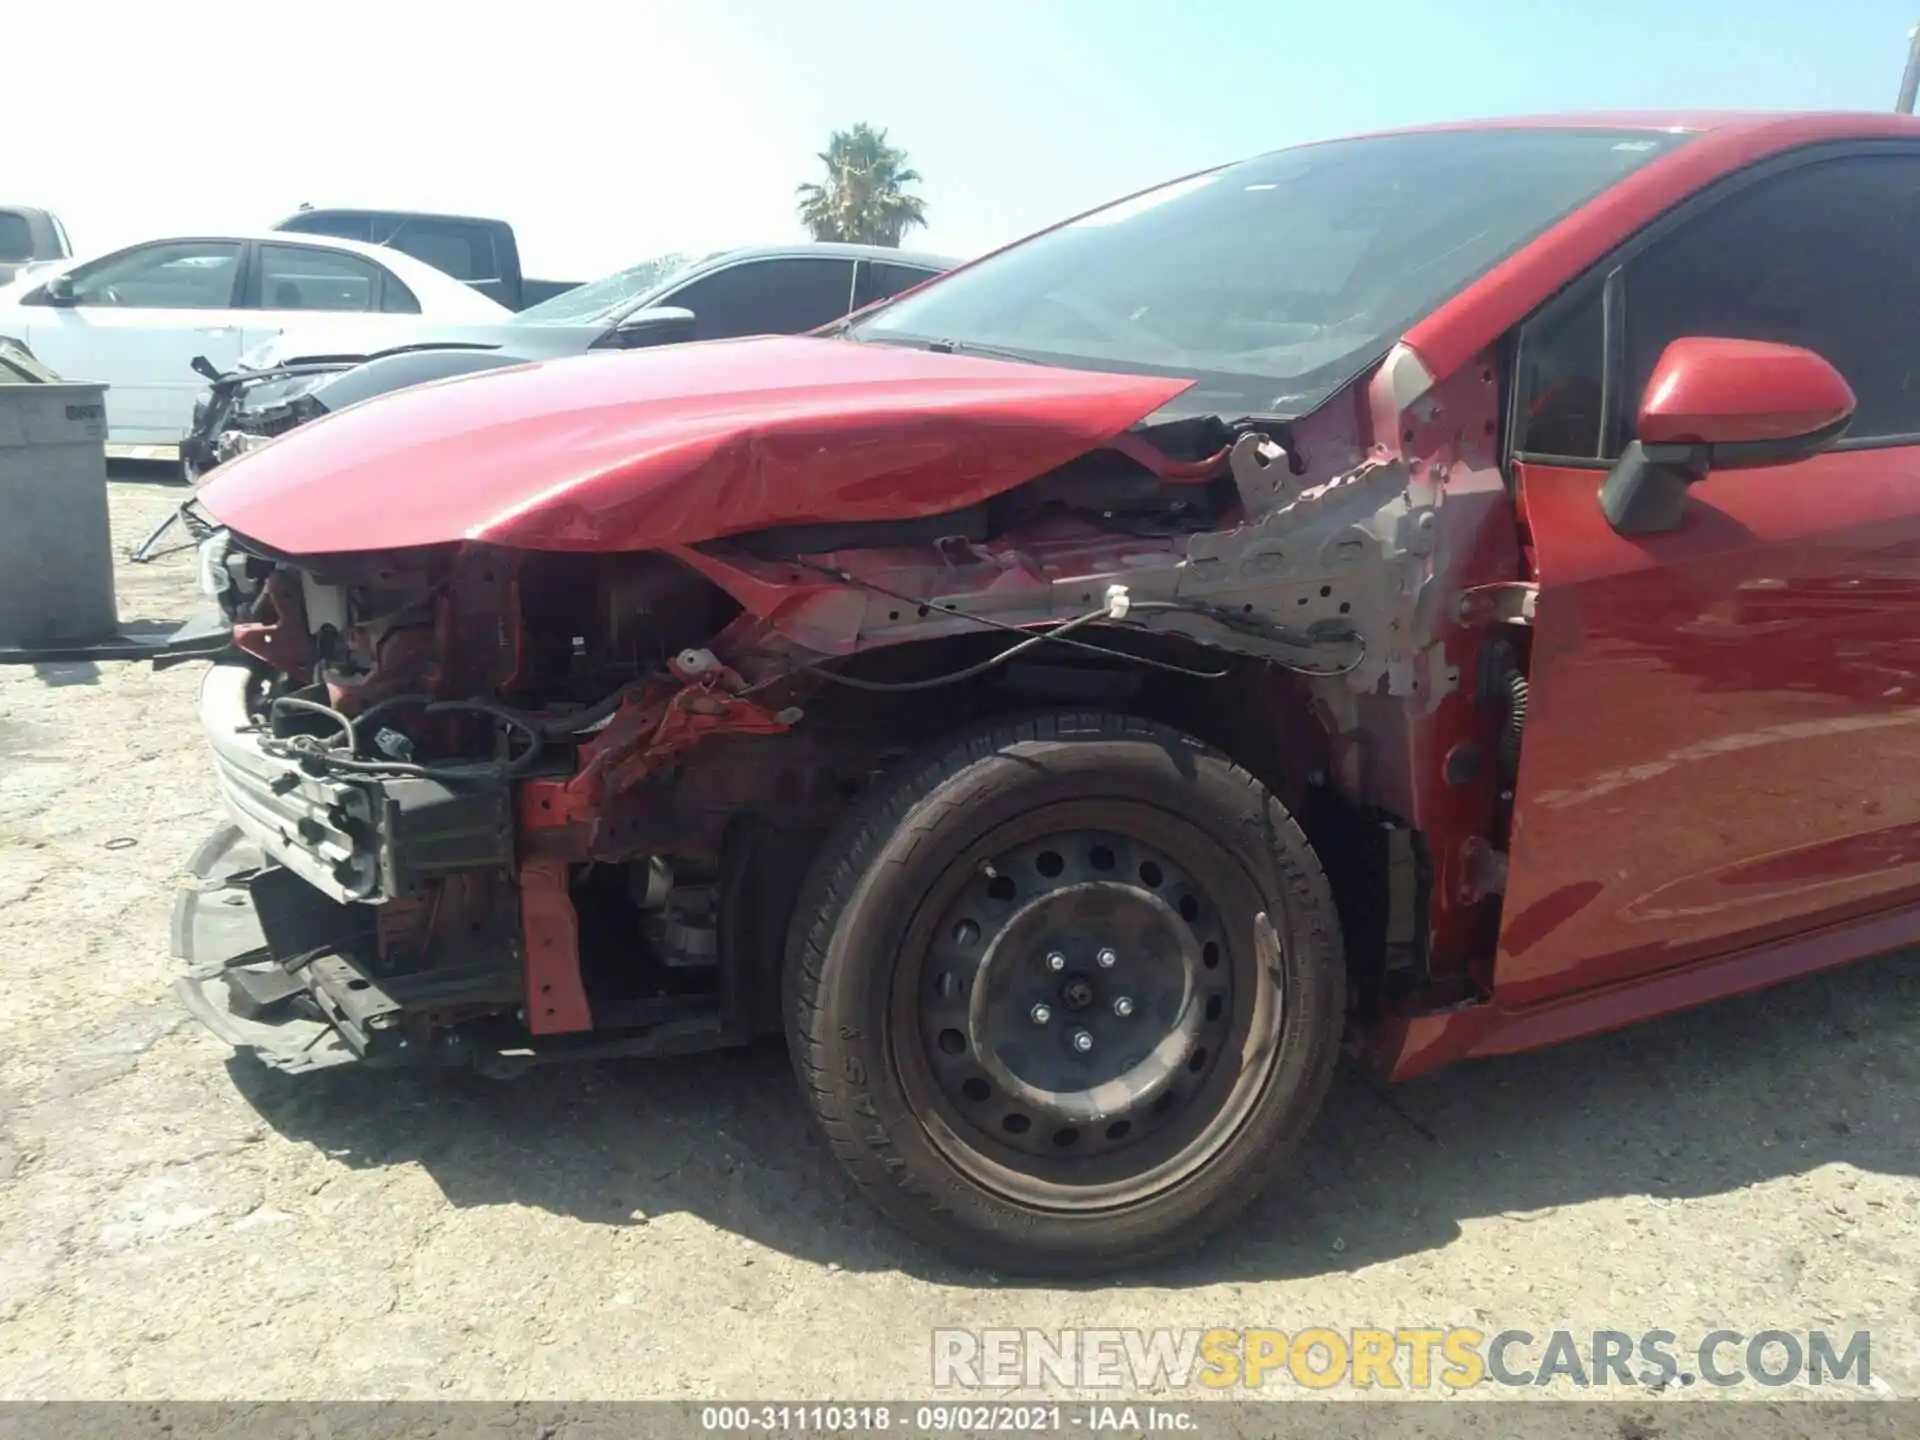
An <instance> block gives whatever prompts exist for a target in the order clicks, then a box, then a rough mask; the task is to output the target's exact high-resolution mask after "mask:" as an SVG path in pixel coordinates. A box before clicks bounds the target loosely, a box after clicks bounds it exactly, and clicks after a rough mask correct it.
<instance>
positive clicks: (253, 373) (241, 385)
mask: <svg viewBox="0 0 1920 1440" xmlns="http://www.w3.org/2000/svg"><path fill="white" fill-rule="evenodd" d="M958 263H959V262H958V261H955V260H950V259H947V258H945V257H942V256H938V255H925V254H916V253H912V252H908V251H901V250H896V249H892V248H890V247H883V246H876V245H837V244H826V243H815V244H794V245H774V246H759V247H755V248H750V249H740V250H723V251H719V252H716V253H714V254H710V255H704V256H700V257H697V258H695V257H690V256H681V255H675V256H666V257H662V258H660V259H655V260H650V261H648V262H646V263H645V264H642V265H636V266H634V267H632V268H631V269H628V270H621V271H618V272H617V273H615V274H612V275H608V276H605V277H604V278H602V279H599V280H593V281H589V282H588V283H587V284H585V285H580V286H577V287H575V288H574V289H572V290H568V291H566V292H564V293H563V294H560V295H556V296H554V297H553V298H552V299H551V300H547V301H545V302H543V303H541V304H539V305H535V306H532V307H531V308H529V309H526V310H522V311H520V312H519V313H518V314H516V315H514V316H513V317H512V318H511V319H506V320H501V321H498V322H495V323H490V324H486V325H448V324H444V323H439V324H436V323H433V322H422V323H421V324H420V325H419V326H418V327H416V329H415V331H414V333H412V334H409V335H406V336H405V337H404V338H403V339H402V340H401V341H400V343H398V344H396V345H393V346H391V347H389V348H387V349H385V350H382V351H380V352H378V353H377V354H372V355H360V354H337V353H330V352H329V351H328V350H327V349H326V343H325V340H324V338H319V337H322V336H323V334H324V332H319V331H316V332H314V337H315V338H303V337H302V335H301V334H300V333H299V332H297V331H290V332H288V333H287V334H285V335H283V336H281V337H280V338H279V339H278V340H275V341H271V342H269V343H268V344H267V345H265V346H262V347H260V348H259V349H256V350H253V351H250V352H249V353H248V354H246V355H243V356H242V357H241V359H240V364H239V366H238V367H237V368H236V369H234V370H232V371H230V372H228V373H226V374H224V375H223V374H220V373H218V372H216V371H214V370H213V368H212V366H210V365H208V364H206V363H205V362H196V363H195V367H194V368H195V369H196V370H198V371H199V373H200V374H201V375H203V376H204V377H205V378H206V379H207V380H208V381H209V382H210V384H211V389H210V390H209V391H208V393H207V394H206V395H205V396H204V397H203V398H202V399H201V401H200V403H199V404H198V405H196V406H195V407H194V418H193V429H192V431H191V432H190V433H189V435H188V436H187V439H186V441H185V443H184V444H182V446H181V447H180V456H181V460H182V462H183V463H184V464H185V465H186V467H187V471H188V474H189V476H190V477H192V476H195V475H197V474H199V473H201V472H204V471H206V470H208V469H211V468H212V467H213V466H214V465H217V464H219V463H220V462H221V461H223V460H225V459H228V458H230V457H231V456H233V455H236V454H239V453H241V452H243V451H245V450H249V449H252V448H253V447H255V446H256V445H259V444H262V443H264V442H265V441H267V440H270V439H272V438H273V437H274V436H277V435H281V434H284V433H285V432H286V431H288V430H291V429H293V428H295V427H296V426H298V425H302V424H304V423H306V422H307V421H309V420H312V419H314V418H316V417H317V416H319V415H324V414H328V413H330V412H332V411H334V410H338V409H341V408H342V407H343V406H346V405H351V404H355V403H357V402H359V401H361V400H365V399H369V398H371V397H372V396H374V395H380V394H385V393H387V392H388V391H391V390H401V389H405V388H407V387H408V386H411V385H420V384H424V383H426V382H427V381H430V380H442V379H446V378H448V377H450V376H454V375H464V374H470V373H472V372H474V371H478V370H488V369H494V368H497V367H499V366H503V365H521V364H525V363H527V362H528V361H532V360H550V359H558V358H560V357H563V356H567V355H584V354H586V353H587V352H588V351H591V350H608V349H616V350H618V349H635V348H639V347H642V346H651V345H662V344H673V343H676V342H679V341H685V340H719V339H728V338H732V337H737V336H742V335H798V334H802V333H804V332H806V331H808V330H817V329H819V328H820V327H821V326H822V325H827V324H831V323H832V322H833V321H835V320H838V319H840V318H842V317H843V316H845V315H848V314H850V313H851V312H853V311H855V310H859V309H863V308H865V307H866V306H868V305H871V304H873V303H874V302H876V301H879V300H885V299H889V298H891V297H892V296H894V295H897V294H899V293H900V292H902V291H904V290H909V289H912V288H913V287H914V286H916V285H919V284H921V283H923V282H924V281H927V280H931V279H933V278H934V277H935V276H937V275H940V274H942V273H944V272H945V271H947V270H950V269H952V268H953V267H954V266H955V265H956V264H958Z"/></svg>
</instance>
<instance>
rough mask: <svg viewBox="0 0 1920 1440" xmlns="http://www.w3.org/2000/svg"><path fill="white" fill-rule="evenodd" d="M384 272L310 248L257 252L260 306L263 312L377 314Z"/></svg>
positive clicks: (354, 257) (282, 247) (275, 247)
mask: <svg viewBox="0 0 1920 1440" xmlns="http://www.w3.org/2000/svg"><path fill="white" fill-rule="evenodd" d="M386 279H387V272H386V271H385V270H383V269H381V268H380V267H379V266H378V265H375V264H374V263H373V262H372V261H371V260H366V259H363V258H362V257H360V256H358V255H346V254H343V253H341V252H340V251H338V250H321V249H317V248H315V247H314V246H311V245H262V246H261V247H260V305H261V307H262V308H263V309H267V310H345V311H362V312H364V311H369V310H378V309H380V308H381V304H380V301H381V294H380V292H381V287H382V285H383V284H384V283H385V282H386Z"/></svg>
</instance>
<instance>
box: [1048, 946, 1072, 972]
mask: <svg viewBox="0 0 1920 1440" xmlns="http://www.w3.org/2000/svg"><path fill="white" fill-rule="evenodd" d="M1066 968H1067V957H1066V956H1064V955H1062V954H1061V953H1060V952H1059V951H1058V950H1056V951H1054V952H1053V953H1052V954H1051V955H1049V956H1047V969H1049V970H1051V971H1053V973H1054V974H1056V975H1058V974H1059V973H1060V972H1061V971H1062V970H1064V969H1066Z"/></svg>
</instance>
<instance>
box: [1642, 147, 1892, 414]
mask: <svg viewBox="0 0 1920 1440" xmlns="http://www.w3.org/2000/svg"><path fill="white" fill-rule="evenodd" d="M1624 279H1625V285H1626V295H1625V311H1624V314H1625V332H1626V333H1625V346H1624V351H1623V355H1624V360H1623V366H1622V369H1623V374H1622V376H1621V384H1620V387H1619V390H1620V396H1621V402H1622V404H1624V405H1626V406H1628V407H1629V411H1630V413H1637V410H1638V406H1639V403H1640V398H1641V393H1642V391H1643V390H1644V389H1645V388H1646V384H1647V380H1648V378H1649V377H1650V376H1651V375H1652V374H1653V367H1654V366H1655V364H1657V363H1658V362H1659V359H1660V354H1661V352H1662V351H1664V350H1665V349H1666V348H1667V346H1668V345H1669V344H1670V343H1672V342H1673V341H1675V340H1678V339H1680V338H1682V337H1683V336H1720V337H1725V338H1727V339H1733V340H1772V341H1776V342H1779V343H1782V344H1788V345H1799V346H1803V347H1805V348H1806V349H1809V350H1812V351H1814V352H1815V353H1817V354H1819V355H1821V356H1822V357H1824V358H1825V359H1826V360H1827V362H1828V363H1829V364H1831V365H1832V366H1833V367H1834V368H1835V369H1836V370H1838V371H1839V372H1840V373H1841V374H1842V375H1844V376H1845V377H1846V380H1847V383H1848V384H1849V385H1851V386H1852V387H1853V393H1854V396H1855V398H1856V400H1857V401H1858V409H1856V410H1855V412H1854V418H1853V424H1852V426H1851V427H1850V428H1849V429H1848V432H1847V438H1849V439H1871V438H1874V437H1876V436H1881V437H1884V436H1889V435H1915V434H1920V329H1917V328H1916V326H1915V316H1916V315H1920V157H1914V156H1905V155H1877V156H1856V157H1850V158H1846V159H1837V160H1826V161H1821V162H1819V163H1816V164H1810V165H1804V166H1801V167H1800V168H1798V169H1795V170H1791V171H1788V172H1787V173H1785V174H1783V175H1779V176H1775V177H1772V178H1770V179H1766V180H1761V181H1758V182H1756V183H1755V184H1752V185H1749V186H1747V187H1746V188H1745V189H1743V190H1740V191H1738V192H1737V193H1735V194H1734V195H1732V196H1730V197H1729V198H1728V199H1726V200H1724V201H1721V202H1720V203H1719V204H1716V205H1714V206H1713V207H1712V208H1711V209H1710V210H1708V211H1706V212H1705V213H1704V214H1702V215H1700V216H1698V217H1697V218H1694V219H1691V220H1689V221H1688V222H1687V223H1685V224H1684V225H1682V226H1680V227H1679V229H1677V230H1676V231H1675V232H1674V233H1673V234H1672V235H1670V236H1667V237H1665V238H1664V239H1662V240H1661V241H1659V242H1657V243H1656V244H1654V245H1653V246H1652V247H1651V248H1649V249H1648V250H1647V251H1646V253H1645V254H1643V255H1641V256H1639V257H1638V258H1637V259H1635V260H1632V261H1629V262H1628V264H1627V267H1626V272H1625V276H1624ZM1628 433H1631V427H1630V426H1629V431H1628Z"/></svg>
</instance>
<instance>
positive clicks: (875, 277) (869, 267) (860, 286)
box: [853, 260, 940, 310]
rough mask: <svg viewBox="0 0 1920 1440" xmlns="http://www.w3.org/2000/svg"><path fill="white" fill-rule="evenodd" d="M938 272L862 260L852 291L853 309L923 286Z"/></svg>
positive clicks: (863, 307)
mask: <svg viewBox="0 0 1920 1440" xmlns="http://www.w3.org/2000/svg"><path fill="white" fill-rule="evenodd" d="M939 273H940V272H939V271H937V270H923V269H921V268H920V267H919V266H917V265H891V264H888V263H887V262H886V261H885V260H862V261H861V262H860V275H859V278H858V279H857V280H856V282H855V284H854V289H853V308H854V309H856V310H862V309H865V308H866V307H867V306H869V305H871V304H873V303H874V302H875V301H876V300H886V299H890V298H891V297H893V296H895V295H898V294H899V293H900V292H901V291H902V290H911V289H912V288H913V287H914V286H916V285H920V284H924V283H925V282H926V281H928V280H931V279H932V278H933V277H934V276H935V275H937V274H939Z"/></svg>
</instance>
